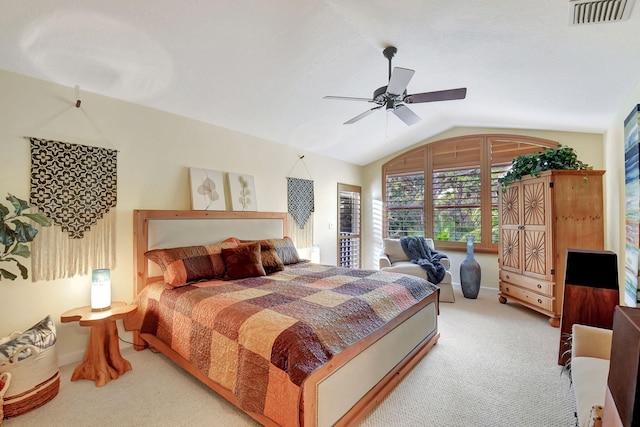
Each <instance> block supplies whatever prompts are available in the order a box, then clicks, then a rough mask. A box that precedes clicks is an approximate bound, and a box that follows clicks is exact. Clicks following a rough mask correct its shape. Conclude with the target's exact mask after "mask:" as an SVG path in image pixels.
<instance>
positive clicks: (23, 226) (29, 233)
mask: <svg viewBox="0 0 640 427" xmlns="http://www.w3.org/2000/svg"><path fill="white" fill-rule="evenodd" d="M11 223H12V224H13V225H14V226H15V233H16V239H17V240H18V242H22V243H26V242H31V241H32V240H33V239H35V238H36V235H37V234H38V230H36V229H35V228H33V227H32V226H31V225H30V224H27V223H26V222H22V221H20V220H19V219H14V220H13V221H11Z"/></svg>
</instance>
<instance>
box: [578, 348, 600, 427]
mask: <svg viewBox="0 0 640 427" xmlns="http://www.w3.org/2000/svg"><path fill="white" fill-rule="evenodd" d="M608 376H609V361H608V360H606V359H598V358H597V357H572V358H571V379H572V381H573V389H574V392H575V396H576V412H577V413H578V423H579V424H578V425H580V426H583V425H585V426H586V425H588V424H587V420H588V419H589V413H590V412H591V407H592V406H594V405H604V397H605V394H606V390H607V377H608Z"/></svg>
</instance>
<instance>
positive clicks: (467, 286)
mask: <svg viewBox="0 0 640 427" xmlns="http://www.w3.org/2000/svg"><path fill="white" fill-rule="evenodd" d="M473 241H474V239H473V236H468V237H467V257H466V258H465V259H464V261H462V263H461V264H460V286H461V287H462V295H464V297H465V298H471V299H475V298H477V297H478V292H480V264H478V261H476V259H475V258H474V256H473Z"/></svg>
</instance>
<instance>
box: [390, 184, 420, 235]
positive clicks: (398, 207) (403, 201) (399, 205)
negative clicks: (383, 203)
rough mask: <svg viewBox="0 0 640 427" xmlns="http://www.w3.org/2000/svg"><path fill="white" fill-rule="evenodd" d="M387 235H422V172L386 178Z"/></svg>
mask: <svg viewBox="0 0 640 427" xmlns="http://www.w3.org/2000/svg"><path fill="white" fill-rule="evenodd" d="M386 200H387V216H388V222H387V223H388V230H389V237H392V238H399V237H402V236H424V173H419V174H411V175H399V176H390V177H389V178H388V179H387V198H386Z"/></svg>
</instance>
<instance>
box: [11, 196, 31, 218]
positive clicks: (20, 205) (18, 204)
mask: <svg viewBox="0 0 640 427" xmlns="http://www.w3.org/2000/svg"><path fill="white" fill-rule="evenodd" d="M7 200H8V201H10V202H11V204H12V205H13V207H14V208H15V214H16V215H20V214H21V213H22V211H24V210H27V209H29V205H28V204H27V202H26V201H24V200H22V199H18V198H17V197H16V196H14V195H12V194H9V196H7Z"/></svg>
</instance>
